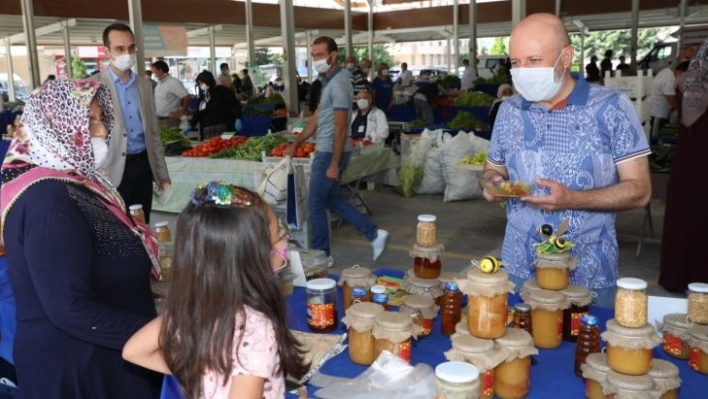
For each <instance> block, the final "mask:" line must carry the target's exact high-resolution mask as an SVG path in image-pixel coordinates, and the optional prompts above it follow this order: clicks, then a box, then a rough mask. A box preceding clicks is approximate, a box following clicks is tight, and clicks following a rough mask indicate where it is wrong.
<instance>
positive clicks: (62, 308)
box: [0, 80, 161, 399]
mask: <svg viewBox="0 0 708 399" xmlns="http://www.w3.org/2000/svg"><path fill="white" fill-rule="evenodd" d="M112 125H113V106H112V102H111V96H110V93H109V91H108V89H107V88H106V87H105V86H103V85H101V83H100V82H96V81H69V80H55V81H51V82H47V83H45V84H44V85H43V86H42V87H40V88H38V89H37V90H35V92H33V93H32V95H31V96H30V98H29V100H28V101H27V104H26V106H25V109H24V114H23V116H22V121H21V123H20V126H19V128H18V129H17V131H16V133H15V136H14V139H13V141H12V143H11V144H10V149H9V151H8V153H7V156H6V158H5V161H4V163H3V165H2V179H3V184H2V189H1V190H0V208H1V209H0V211H1V212H2V228H3V232H2V233H3V235H2V237H3V239H4V243H5V247H6V249H7V260H8V264H9V270H10V280H11V283H12V290H13V291H14V294H15V298H16V303H17V330H16V334H15V341H14V358H15V366H16V368H17V376H18V381H19V388H20V394H21V395H22V397H23V398H24V399H34V398H37V399H47V398H72V399H77V398H117V399H118V398H120V399H122V398H131V399H138V398H155V397H159V393H160V384H161V375H160V374H156V373H154V372H151V371H147V370H145V369H142V368H140V367H137V366H134V365H132V364H129V363H127V362H125V361H124V360H123V359H122V358H121V350H122V348H123V345H124V344H125V343H126V341H127V340H128V338H130V336H131V335H132V334H133V333H135V332H136V331H137V330H138V329H140V328H141V327H142V326H143V325H144V324H146V323H147V322H149V321H150V320H151V319H153V318H154V317H155V315H156V312H155V304H154V300H153V296H152V291H151V287H150V275H151V274H153V276H157V271H158V266H157V262H156V253H157V247H156V241H155V240H154V237H153V236H152V234H151V233H150V229H149V227H148V226H146V225H145V224H143V223H141V222H140V221H138V220H133V219H132V218H131V217H130V216H128V215H127V213H126V210H125V205H124V204H123V201H122V199H121V197H120V195H119V194H118V192H117V191H116V189H115V187H113V186H112V185H111V183H110V182H109V180H108V178H107V176H106V175H105V174H104V172H103V171H102V170H100V169H98V168H97V167H96V165H97V163H98V162H99V161H100V159H101V157H103V156H105V154H106V152H107V149H108V147H107V145H108V144H109V140H110V137H109V132H110V131H111V127H112Z"/></svg>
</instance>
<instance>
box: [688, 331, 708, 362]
mask: <svg viewBox="0 0 708 399" xmlns="http://www.w3.org/2000/svg"><path fill="white" fill-rule="evenodd" d="M688 336H689V343H688V345H689V347H690V349H689V353H688V366H689V367H690V368H691V369H693V370H694V371H697V372H699V373H701V374H708V326H702V325H694V326H693V327H691V328H690V329H689V330H688Z"/></svg>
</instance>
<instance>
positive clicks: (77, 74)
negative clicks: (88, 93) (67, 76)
mask: <svg viewBox="0 0 708 399" xmlns="http://www.w3.org/2000/svg"><path fill="white" fill-rule="evenodd" d="M87 76H88V72H86V63H85V62H84V61H83V60H81V58H79V57H71V79H83V78H85V77H87Z"/></svg>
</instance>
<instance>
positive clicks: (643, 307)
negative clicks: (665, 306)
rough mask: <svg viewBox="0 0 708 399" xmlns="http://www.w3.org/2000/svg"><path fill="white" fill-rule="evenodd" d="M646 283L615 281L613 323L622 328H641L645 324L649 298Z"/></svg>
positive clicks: (639, 281) (630, 280) (634, 280)
mask: <svg viewBox="0 0 708 399" xmlns="http://www.w3.org/2000/svg"><path fill="white" fill-rule="evenodd" d="M646 289H647V282H646V281H644V280H640V279H638V278H621V279H618V280H617V294H616V295H615V321H616V322H617V324H619V325H621V326H624V327H630V328H634V327H643V326H645V325H646V324H647V307H648V304H649V298H648V297H647V293H646Z"/></svg>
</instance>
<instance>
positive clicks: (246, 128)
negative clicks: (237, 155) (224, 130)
mask: <svg viewBox="0 0 708 399" xmlns="http://www.w3.org/2000/svg"><path fill="white" fill-rule="evenodd" d="M241 121H242V123H243V135H244V136H249V137H251V136H265V135H266V133H268V129H270V116H244V117H243V118H242V119H241Z"/></svg>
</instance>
